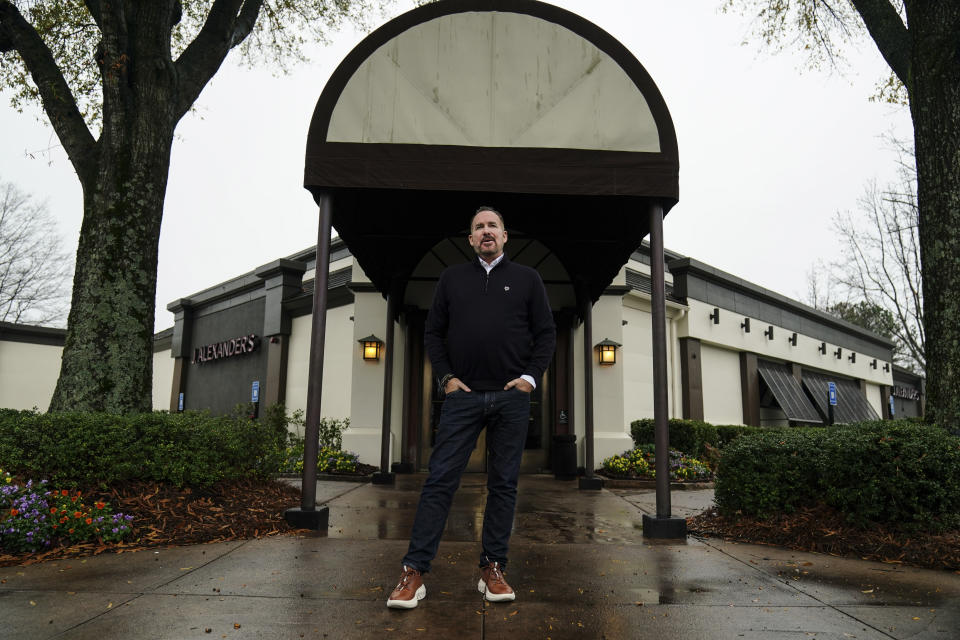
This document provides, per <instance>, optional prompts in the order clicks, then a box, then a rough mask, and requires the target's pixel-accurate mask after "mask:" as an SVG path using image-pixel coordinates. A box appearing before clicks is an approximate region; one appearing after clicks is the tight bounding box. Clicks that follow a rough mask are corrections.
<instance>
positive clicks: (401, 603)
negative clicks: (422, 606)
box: [387, 584, 427, 609]
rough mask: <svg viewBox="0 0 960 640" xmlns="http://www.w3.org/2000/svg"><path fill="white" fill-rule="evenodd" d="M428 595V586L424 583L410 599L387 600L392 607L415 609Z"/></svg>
mask: <svg viewBox="0 0 960 640" xmlns="http://www.w3.org/2000/svg"><path fill="white" fill-rule="evenodd" d="M426 597H427V586H426V585H423V584H422V585H420V588H419V589H417V592H416V593H415V594H413V597H412V598H410V599H409V600H387V606H388V607H390V608H391V609H415V608H416V607H417V604H418V603H419V602H420V601H421V600H423V599H424V598H426Z"/></svg>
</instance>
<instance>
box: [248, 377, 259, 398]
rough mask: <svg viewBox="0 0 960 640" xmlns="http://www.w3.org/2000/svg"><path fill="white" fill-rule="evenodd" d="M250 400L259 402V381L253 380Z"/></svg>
mask: <svg viewBox="0 0 960 640" xmlns="http://www.w3.org/2000/svg"><path fill="white" fill-rule="evenodd" d="M250 402H260V381H259V380H254V381H253V387H252V388H251V389H250Z"/></svg>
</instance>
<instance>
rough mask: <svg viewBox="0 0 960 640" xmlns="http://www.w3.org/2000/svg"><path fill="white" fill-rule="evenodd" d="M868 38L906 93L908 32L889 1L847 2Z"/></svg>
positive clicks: (863, 0) (907, 85)
mask: <svg viewBox="0 0 960 640" xmlns="http://www.w3.org/2000/svg"><path fill="white" fill-rule="evenodd" d="M850 2H851V3H852V4H853V6H854V8H855V9H856V10H857V13H859V14H860V17H861V18H862V19H863V23H864V24H865V25H866V27H867V31H869V32H870V37H872V38H873V41H874V42H875V43H876V45H877V49H879V50H880V55H882V56H883V59H884V60H886V61H887V64H888V65H890V68H891V69H892V70H893V72H894V73H895V74H896V76H897V77H898V78H899V79H900V82H902V83H903V84H904V86H906V87H907V92H908V93H909V91H910V82H909V79H910V46H911V43H910V40H911V36H910V32H909V31H908V30H907V27H906V26H905V25H904V24H903V19H901V18H900V14H899V13H898V12H897V9H896V7H894V6H893V5H892V4H891V3H890V2H889V0H850Z"/></svg>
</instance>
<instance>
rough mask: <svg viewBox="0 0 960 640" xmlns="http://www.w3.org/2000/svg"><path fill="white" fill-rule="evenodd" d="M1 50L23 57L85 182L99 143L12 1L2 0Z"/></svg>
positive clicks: (37, 36)
mask: <svg viewBox="0 0 960 640" xmlns="http://www.w3.org/2000/svg"><path fill="white" fill-rule="evenodd" d="M0 50H2V51H4V52H6V51H16V52H17V53H18V54H19V55H20V58H21V59H22V60H23V62H24V64H25V65H26V67H27V70H28V71H29V72H30V77H31V78H33V82H34V84H36V85H37V89H39V91H40V99H41V101H42V102H43V109H44V111H46V112H47V116H48V117H49V118H50V124H52V125H53V129H54V131H56V133H57V137H59V138H60V142H62V143H63V148H64V149H65V150H66V152H67V156H68V157H69V158H70V162H71V163H72V164H73V167H74V169H75V170H76V171H77V174H78V175H79V176H80V178H81V181H82V180H83V179H84V176H86V175H87V173H88V167H87V161H88V158H89V157H90V155H91V153H92V152H93V149H94V146H95V144H96V142H95V140H94V138H93V135H92V134H91V133H90V130H89V129H88V128H87V123H86V122H84V120H83V116H82V115H81V114H80V110H79V109H78V108H77V101H76V98H75V97H74V95H73V92H72V91H70V86H69V85H68V84H67V81H66V80H65V79H64V77H63V73H61V71H60V68H59V67H58V66H57V63H56V61H55V60H54V58H53V54H52V53H50V49H49V48H48V47H47V45H46V44H45V43H44V41H43V39H42V38H41V37H40V34H38V33H37V31H36V29H34V28H33V26H32V25H31V24H30V23H29V22H27V21H26V20H25V19H24V17H23V15H21V14H20V12H19V11H18V10H17V8H16V7H15V6H14V5H13V3H12V2H10V1H9V0H0Z"/></svg>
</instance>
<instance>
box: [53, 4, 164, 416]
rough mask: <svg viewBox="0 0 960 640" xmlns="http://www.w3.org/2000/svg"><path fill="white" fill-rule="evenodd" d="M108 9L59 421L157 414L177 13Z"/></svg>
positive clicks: (83, 178) (85, 165)
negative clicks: (156, 355) (158, 319)
mask: <svg viewBox="0 0 960 640" xmlns="http://www.w3.org/2000/svg"><path fill="white" fill-rule="evenodd" d="M103 6H104V13H103V14H102V16H101V28H102V33H103V40H102V42H101V45H100V48H99V51H98V52H97V62H98V63H99V64H100V68H101V75H102V77H103V85H102V86H103V132H102V133H101V135H100V138H99V140H97V142H96V144H95V146H94V147H93V149H92V152H91V153H90V154H89V156H88V157H86V158H84V159H83V161H82V162H80V163H79V165H80V166H79V168H78V172H77V173H78V175H79V177H80V182H81V184H82V186H83V224H82V225H81V228H80V245H79V247H78V249H77V264H76V273H75V276H74V285H73V300H72V303H71V307H70V316H69V319H68V323H67V337H66V343H65V344H64V349H63V359H62V362H61V367H60V378H59V379H58V380H57V387H56V390H55V391H54V394H53V399H52V400H51V403H50V410H51V411H108V412H111V413H129V412H134V411H150V410H151V408H152V388H153V384H152V378H153V375H152V371H153V323H154V307H155V298H156V284H157V248H158V245H159V241H160V221H161V219H162V217H163V201H164V196H165V194H166V188H167V174H168V172H169V168H170V150H171V146H172V144H173V131H174V128H175V127H176V122H177V120H178V119H179V115H175V114H176V109H177V107H176V103H177V100H176V99H177V97H178V93H177V89H178V85H177V73H176V71H175V69H174V67H173V63H172V61H171V59H170V49H169V42H170V32H169V28H170V26H171V25H172V24H173V23H174V20H173V19H172V18H171V14H172V12H173V8H172V5H171V3H170V2H169V0H168V2H148V3H125V4H119V3H113V4H105V5H103ZM76 164H78V163H75V165H76Z"/></svg>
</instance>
